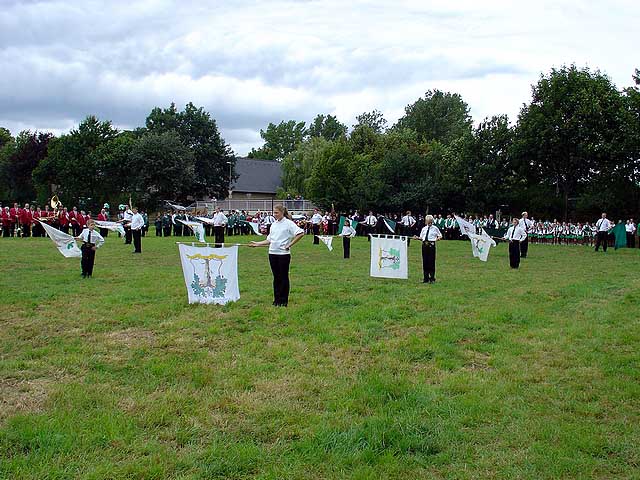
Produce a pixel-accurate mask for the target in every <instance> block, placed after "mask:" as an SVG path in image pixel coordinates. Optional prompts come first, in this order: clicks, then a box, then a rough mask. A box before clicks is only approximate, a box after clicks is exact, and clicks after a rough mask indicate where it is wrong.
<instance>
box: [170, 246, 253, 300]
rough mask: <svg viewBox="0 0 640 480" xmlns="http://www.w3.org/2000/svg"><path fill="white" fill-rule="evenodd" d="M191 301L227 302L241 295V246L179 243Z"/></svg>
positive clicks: (185, 281)
mask: <svg viewBox="0 0 640 480" xmlns="http://www.w3.org/2000/svg"><path fill="white" fill-rule="evenodd" d="M178 248H179V250H180V261H181V263H182V273H183V275H184V283H185V285H186V286H187V293H188V295H189V303H215V304H218V305H224V304H226V303H227V302H235V301H237V300H238V299H239V298H240V290H239V288H238V247H237V246H234V247H226V248H211V247H192V246H190V245H183V244H180V245H178Z"/></svg>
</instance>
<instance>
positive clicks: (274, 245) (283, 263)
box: [249, 205, 304, 307]
mask: <svg viewBox="0 0 640 480" xmlns="http://www.w3.org/2000/svg"><path fill="white" fill-rule="evenodd" d="M273 213H274V216H275V219H276V221H275V222H274V223H273V224H272V225H271V230H270V232H269V235H268V236H267V238H266V240H262V241H260V242H250V243H249V246H250V247H261V246H267V245H268V246H269V265H270V266H271V272H272V273H273V305H274V306H276V307H286V306H287V305H289V285H290V284H289V265H290V264H291V247H292V246H293V245H295V244H296V243H298V241H299V240H300V239H301V238H302V237H303V236H304V230H302V229H301V228H300V227H298V226H297V225H296V224H295V223H293V221H292V220H291V216H290V215H289V212H288V211H287V209H286V207H283V206H282V205H276V206H275V207H274V210H273Z"/></svg>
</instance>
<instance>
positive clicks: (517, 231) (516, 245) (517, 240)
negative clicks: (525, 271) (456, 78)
mask: <svg viewBox="0 0 640 480" xmlns="http://www.w3.org/2000/svg"><path fill="white" fill-rule="evenodd" d="M502 238H503V239H504V240H507V241H508V242H509V266H510V267H511V268H518V267H520V257H521V252H520V245H521V244H522V242H523V241H524V240H525V239H526V238H527V233H526V232H525V231H524V229H523V228H522V227H520V226H519V222H518V219H517V218H514V219H513V221H512V225H511V226H510V227H509V229H508V230H507V232H506V233H505V234H504V237H502Z"/></svg>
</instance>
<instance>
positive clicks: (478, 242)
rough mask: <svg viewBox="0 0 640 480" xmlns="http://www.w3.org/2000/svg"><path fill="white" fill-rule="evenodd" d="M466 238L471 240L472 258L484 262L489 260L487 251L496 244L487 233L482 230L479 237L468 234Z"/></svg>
mask: <svg viewBox="0 0 640 480" xmlns="http://www.w3.org/2000/svg"><path fill="white" fill-rule="evenodd" d="M467 236H468V237H469V239H470V240H471V251H472V252H473V256H474V257H477V258H479V259H480V260H482V261H483V262H486V261H487V259H488V258H489V249H490V248H491V247H495V246H496V242H495V241H494V240H493V238H491V237H490V236H489V234H488V233H487V232H485V231H484V230H482V234H481V235H476V234H475V233H468V234H467Z"/></svg>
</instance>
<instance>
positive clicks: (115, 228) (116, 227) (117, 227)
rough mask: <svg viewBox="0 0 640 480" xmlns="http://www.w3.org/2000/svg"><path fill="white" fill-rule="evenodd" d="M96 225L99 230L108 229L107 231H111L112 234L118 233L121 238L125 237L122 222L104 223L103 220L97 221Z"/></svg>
mask: <svg viewBox="0 0 640 480" xmlns="http://www.w3.org/2000/svg"><path fill="white" fill-rule="evenodd" d="M94 223H95V224H96V227H98V228H106V229H107V230H111V231H112V232H118V233H119V234H120V235H121V236H123V237H124V235H125V233H124V227H123V226H122V224H121V223H120V222H103V221H101V220H95V221H94Z"/></svg>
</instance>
